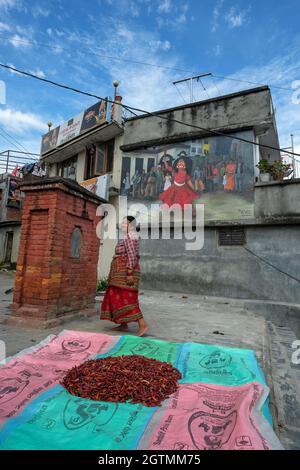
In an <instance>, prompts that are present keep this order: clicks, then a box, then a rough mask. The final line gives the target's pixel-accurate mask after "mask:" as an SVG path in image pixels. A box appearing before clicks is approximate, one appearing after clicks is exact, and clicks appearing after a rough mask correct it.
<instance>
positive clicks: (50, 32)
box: [47, 28, 53, 36]
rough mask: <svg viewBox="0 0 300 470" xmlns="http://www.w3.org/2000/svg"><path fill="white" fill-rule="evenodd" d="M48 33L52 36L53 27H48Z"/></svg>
mask: <svg viewBox="0 0 300 470" xmlns="http://www.w3.org/2000/svg"><path fill="white" fill-rule="evenodd" d="M47 34H48V36H52V34H53V29H52V28H47Z"/></svg>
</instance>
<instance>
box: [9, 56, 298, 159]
mask: <svg viewBox="0 0 300 470" xmlns="http://www.w3.org/2000/svg"><path fill="white" fill-rule="evenodd" d="M0 67H2V68H5V69H8V70H13V71H14V72H18V73H19V74H21V75H25V76H28V77H32V78H34V79H36V80H39V81H42V82H45V83H49V84H51V85H54V86H57V87H59V88H63V89H65V90H69V91H73V92H75V93H79V94H81V95H85V96H90V97H92V98H96V99H98V100H103V101H107V102H108V103H112V104H113V103H114V101H113V100H111V99H109V98H103V97H101V96H99V95H95V94H94V93H88V92H85V91H82V90H80V89H78V88H74V87H71V86H68V85H63V84H61V83H58V82H55V81H53V80H49V79H47V78H42V77H39V76H37V75H35V74H33V73H31V72H25V71H23V70H20V69H17V68H16V67H12V66H9V65H6V64H2V63H0ZM120 106H122V107H123V108H124V109H127V110H128V111H136V112H139V113H143V114H144V115H147V116H152V117H155V118H158V119H163V120H166V121H169V122H176V123H177V124H181V125H183V126H186V127H189V128H192V129H197V130H201V131H204V132H207V133H209V134H212V135H217V136H222V137H226V138H230V139H233V140H238V141H240V142H244V143H247V144H251V145H254V146H257V147H263V148H267V149H270V150H275V151H279V152H284V153H288V154H289V155H295V156H297V157H300V154H298V153H295V152H291V151H287V150H285V151H283V149H281V148H278V147H273V146H271V145H266V144H261V143H259V142H253V141H251V140H248V139H244V138H242V137H238V136H236V135H231V134H227V133H224V132H221V131H216V130H215V129H207V128H205V127H202V126H197V125H195V124H190V123H186V122H183V121H180V120H179V119H174V118H170V117H168V116H164V115H161V114H159V112H150V111H147V110H144V109H140V108H136V107H133V106H128V105H125V104H124V103H120ZM133 119H134V118H133Z"/></svg>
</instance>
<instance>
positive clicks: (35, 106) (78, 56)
mask: <svg viewBox="0 0 300 470" xmlns="http://www.w3.org/2000/svg"><path fill="white" fill-rule="evenodd" d="M299 17H300V4H299V1H298V0H285V2H277V1H274V0H261V1H258V0H252V1H241V0H237V1H235V0H94V1H83V0H74V1H72V2H71V1H67V0H55V1H52V0H47V1H45V2H44V1H39V2H35V1H34V0H30V1H25V0H0V62H2V63H5V64H10V65H13V66H15V67H17V68H20V69H23V70H27V71H31V72H33V73H36V74H38V75H40V76H41V77H46V78H49V79H52V80H56V81H59V82H62V83H65V84H68V85H71V86H74V87H77V88H81V89H83V90H86V91H89V92H92V93H95V94H98V95H101V96H106V95H109V94H110V95H111V94H112V93H113V87H112V81H113V80H114V79H116V78H117V79H118V80H119V81H120V94H121V95H122V96H123V100H124V102H126V104H129V105H132V106H137V107H142V108H144V109H148V110H154V109H160V108H164V107H168V106H175V105H179V104H182V103H183V102H184V100H186V101H187V100H188V88H187V87H186V86H185V85H180V86H179V89H180V93H181V94H180V93H179V92H178V91H177V89H176V88H175V87H174V86H173V85H172V81H173V80H176V79H180V78H183V77H185V76H187V75H189V73H190V72H212V73H214V74H215V75H218V76H230V77H233V78H236V79H240V80H249V81H253V82H259V83H262V84H273V85H276V86H279V87H284V88H288V89H289V90H290V91H288V90H280V89H277V88H274V89H272V93H273V99H274V104H275V107H276V116H277V124H278V130H279V135H280V143H281V146H282V147H286V146H288V145H289V144H290V140H289V134H290V133H291V132H293V133H294V136H295V137H294V138H295V144H296V150H298V152H300V112H299V110H300V93H298V92H297V88H298V89H300V31H299ZM112 57H119V58H122V59H125V60H114V59H112ZM130 60H133V61H139V62H147V63H152V64H159V65H163V66H165V67H169V68H160V67H150V66H146V65H140V64H135V63H132V62H130ZM172 68H174V69H178V68H179V69H184V70H185V71H186V72H185V71H179V70H173V69H172ZM0 80H2V81H3V82H5V85H6V103H5V104H0V133H1V132H2V135H0V150H4V149H6V148H12V145H11V144H9V143H8V142H7V141H6V140H5V139H4V138H3V129H4V130H5V131H6V132H8V133H9V134H10V135H11V136H13V137H14V138H15V139H17V141H18V142H20V143H22V145H23V146H24V147H25V148H26V149H27V150H30V151H35V152H38V151H39V147H40V136H41V134H43V133H45V132H46V131H47V122H48V121H49V120H51V121H52V122H53V125H54V126H56V125H58V124H60V123H61V122H62V121H65V120H66V119H68V118H70V117H71V116H73V115H75V114H77V113H78V112H80V111H82V110H83V109H85V108H86V107H88V106H89V105H90V104H92V103H93V102H95V100H94V99H92V98H87V97H84V96H80V95H76V94H74V93H71V92H67V91H65V90H59V89H56V88H54V87H50V86H48V85H45V84H42V83H39V82H37V81H35V80H32V79H30V78H24V77H22V76H19V75H17V74H16V73H12V72H8V71H5V70H3V69H0ZM297 81H299V82H297ZM203 83H204V85H205V87H206V89H207V93H208V95H209V96H216V95H218V94H220V93H219V91H220V92H221V94H226V93H229V92H234V91H238V90H241V89H245V88H250V87H251V85H247V84H246V83H242V82H235V81H229V80H225V79H211V78H206V79H204V81H203ZM292 87H294V88H295V89H292ZM218 90H219V91H218ZM207 93H206V92H205V91H204V90H203V88H201V85H200V84H197V85H196V86H195V99H199V100H200V99H205V98H207ZM298 101H299V103H298ZM1 129H2V131H1ZM6 136H7V134H6Z"/></svg>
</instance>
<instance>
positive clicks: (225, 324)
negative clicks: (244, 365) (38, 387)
mask: <svg viewBox="0 0 300 470" xmlns="http://www.w3.org/2000/svg"><path fill="white" fill-rule="evenodd" d="M13 283H14V275H13V273H11V272H1V271H0V339H1V340H3V341H4V342H5V344H6V355H7V357H9V356H11V355H14V354H16V353H17V352H19V351H21V350H22V349H24V348H27V347H30V346H33V345H35V344H37V343H38V342H40V341H41V340H42V339H44V338H45V337H46V336H48V335H49V334H57V333H59V332H60V331H62V330H63V329H69V330H79V331H92V332H99V333H106V334H112V335H114V334H116V333H114V332H113V331H112V330H111V329H110V328H111V326H112V324H110V323H109V322H103V321H101V322H100V321H99V317H98V316H96V317H90V318H80V319H76V320H73V321H68V322H67V323H65V324H64V325H60V326H57V327H55V328H50V329H47V330H37V329H25V328H23V329H20V328H17V327H15V326H8V325H6V324H5V319H6V318H7V315H9V308H8V307H9V304H10V303H11V301H12V295H13V294H12V292H9V293H5V292H6V291H7V290H8V289H11V288H12V287H13ZM140 305H141V308H142V310H143V312H144V315H145V318H146V320H147V322H148V323H149V326H150V328H149V332H148V334H147V337H153V338H158V339H162V340H167V341H175V342H196V343H207V344H219V345H222V346H229V347H237V348H248V349H253V350H254V351H255V353H256V356H257V359H258V361H259V363H260V365H261V367H262V369H263V371H264V373H265V376H266V380H267V383H268V385H269V387H270V409H271V413H272V415H273V420H274V427H275V431H276V433H277V435H278V436H279V438H280V440H281V442H282V444H283V446H284V447H285V448H286V449H300V366H297V365H293V364H292V363H291V356H292V351H293V350H292V342H293V341H294V340H296V339H297V338H296V336H295V334H294V333H293V331H292V330H291V329H290V328H288V327H286V326H284V325H274V324H273V323H271V322H269V321H266V320H265V318H264V317H263V316H260V315H258V314H255V313H253V312H251V311H250V310H249V309H247V310H246V309H245V308H244V307H243V306H242V304H241V303H240V302H239V301H235V300H234V299H216V298H213V299H212V298H209V297H204V296H198V295H185V294H183V293H176V294H175V293H169V292H157V291H148V290H144V291H142V292H141V295H140ZM98 306H99V302H98ZM130 328H131V330H130V332H132V334H134V331H135V328H136V327H135V325H133V326H132V327H130ZM130 332H129V333H130Z"/></svg>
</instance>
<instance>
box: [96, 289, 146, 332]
mask: <svg viewBox="0 0 300 470" xmlns="http://www.w3.org/2000/svg"><path fill="white" fill-rule="evenodd" d="M100 318H101V320H110V321H113V322H115V323H118V324H121V323H130V322H133V321H137V320H139V319H140V318H143V314H142V312H141V309H140V307H139V300H138V292H137V291H133V290H127V289H123V288H121V287H115V286H110V287H108V288H107V290H106V292H105V296H104V299H103V302H102V305H101V317H100Z"/></svg>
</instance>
